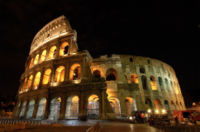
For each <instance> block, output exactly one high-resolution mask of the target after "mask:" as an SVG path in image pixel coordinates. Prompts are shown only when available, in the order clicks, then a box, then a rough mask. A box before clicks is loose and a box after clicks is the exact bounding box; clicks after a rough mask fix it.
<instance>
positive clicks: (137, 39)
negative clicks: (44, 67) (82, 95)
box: [0, 0, 200, 105]
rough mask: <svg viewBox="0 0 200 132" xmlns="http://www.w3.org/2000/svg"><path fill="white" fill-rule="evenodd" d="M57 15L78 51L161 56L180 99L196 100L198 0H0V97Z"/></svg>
mask: <svg viewBox="0 0 200 132" xmlns="http://www.w3.org/2000/svg"><path fill="white" fill-rule="evenodd" d="M61 15H65V16H66V17H67V18H68V19H69V21H70V24H71V26H72V28H73V29H75V30H76V31H77V33H78V46H79V49H80V50H88V51H89V52H90V53H91V55H92V56H93V57H98V56H100V55H104V54H112V53H115V54H132V55H139V56H148V57H152V58H156V59H159V60H162V61H164V62H166V63H168V64H169V65H171V66H172V67H173V68H174V69H175V71H176V74H177V77H178V80H179V83H180V85H181V89H182V93H183V95H184V99H185V102H186V104H187V105H190V104H191V102H192V101H200V83H199V82H200V77H199V75H200V72H199V71H200V70H199V68H200V65H199V63H198V61H199V60H200V59H199V58H198V55H199V52H200V50H199V48H198V45H199V44H200V25H199V24H200V3H198V2H195V1H190V3H186V2H184V1H182V0H180V1H179V0H168V1H161V0H158V1H151V0H149V1H142V0H138V1H135V0H133V1H132V3H128V2H126V1H120V2H117V1H116V0H115V1H113V2H111V1H109V2H108V0H107V1H102V0H101V1H95V0H89V1H86V0H57V1H55V0H12V1H11V0H8V1H7V0H6V1H5V0H4V1H3V0H0V19H1V20H0V43H1V44H0V45H1V48H0V60H1V65H0V84H1V86H0V95H1V96H6V97H14V96H16V93H17V90H18V88H19V78H20V75H21V74H22V73H23V72H24V64H25V61H26V59H27V57H28V54H29V49H30V44H31V42H32V39H33V37H34V36H35V34H36V33H37V32H38V31H39V30H40V29H41V28H42V27H43V26H44V25H45V24H47V23H48V22H50V21H51V20H53V19H55V18H57V17H59V16H61Z"/></svg>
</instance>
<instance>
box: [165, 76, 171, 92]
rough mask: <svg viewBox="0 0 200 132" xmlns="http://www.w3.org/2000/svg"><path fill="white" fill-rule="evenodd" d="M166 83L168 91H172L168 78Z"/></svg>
mask: <svg viewBox="0 0 200 132" xmlns="http://www.w3.org/2000/svg"><path fill="white" fill-rule="evenodd" d="M165 84H166V86H167V89H168V91H170V87H169V81H168V79H167V78H165Z"/></svg>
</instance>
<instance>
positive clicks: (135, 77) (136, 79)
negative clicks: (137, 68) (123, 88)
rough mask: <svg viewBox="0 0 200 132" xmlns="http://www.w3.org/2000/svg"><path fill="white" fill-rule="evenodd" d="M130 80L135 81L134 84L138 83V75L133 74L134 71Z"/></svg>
mask: <svg viewBox="0 0 200 132" xmlns="http://www.w3.org/2000/svg"><path fill="white" fill-rule="evenodd" d="M131 82H132V83H135V84H138V76H137V74H135V73H133V74H131Z"/></svg>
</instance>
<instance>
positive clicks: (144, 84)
mask: <svg viewBox="0 0 200 132" xmlns="http://www.w3.org/2000/svg"><path fill="white" fill-rule="evenodd" d="M141 81H142V87H143V89H144V90H147V77H146V76H144V75H142V76H141Z"/></svg>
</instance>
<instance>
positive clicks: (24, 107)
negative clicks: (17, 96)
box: [19, 101, 26, 118]
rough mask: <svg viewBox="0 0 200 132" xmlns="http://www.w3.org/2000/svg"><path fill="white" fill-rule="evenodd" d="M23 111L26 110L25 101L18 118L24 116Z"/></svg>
mask: <svg viewBox="0 0 200 132" xmlns="http://www.w3.org/2000/svg"><path fill="white" fill-rule="evenodd" d="M25 109H26V101H24V102H23V104H22V108H21V111H20V114H19V117H20V118H21V117H23V116H24V112H25Z"/></svg>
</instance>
